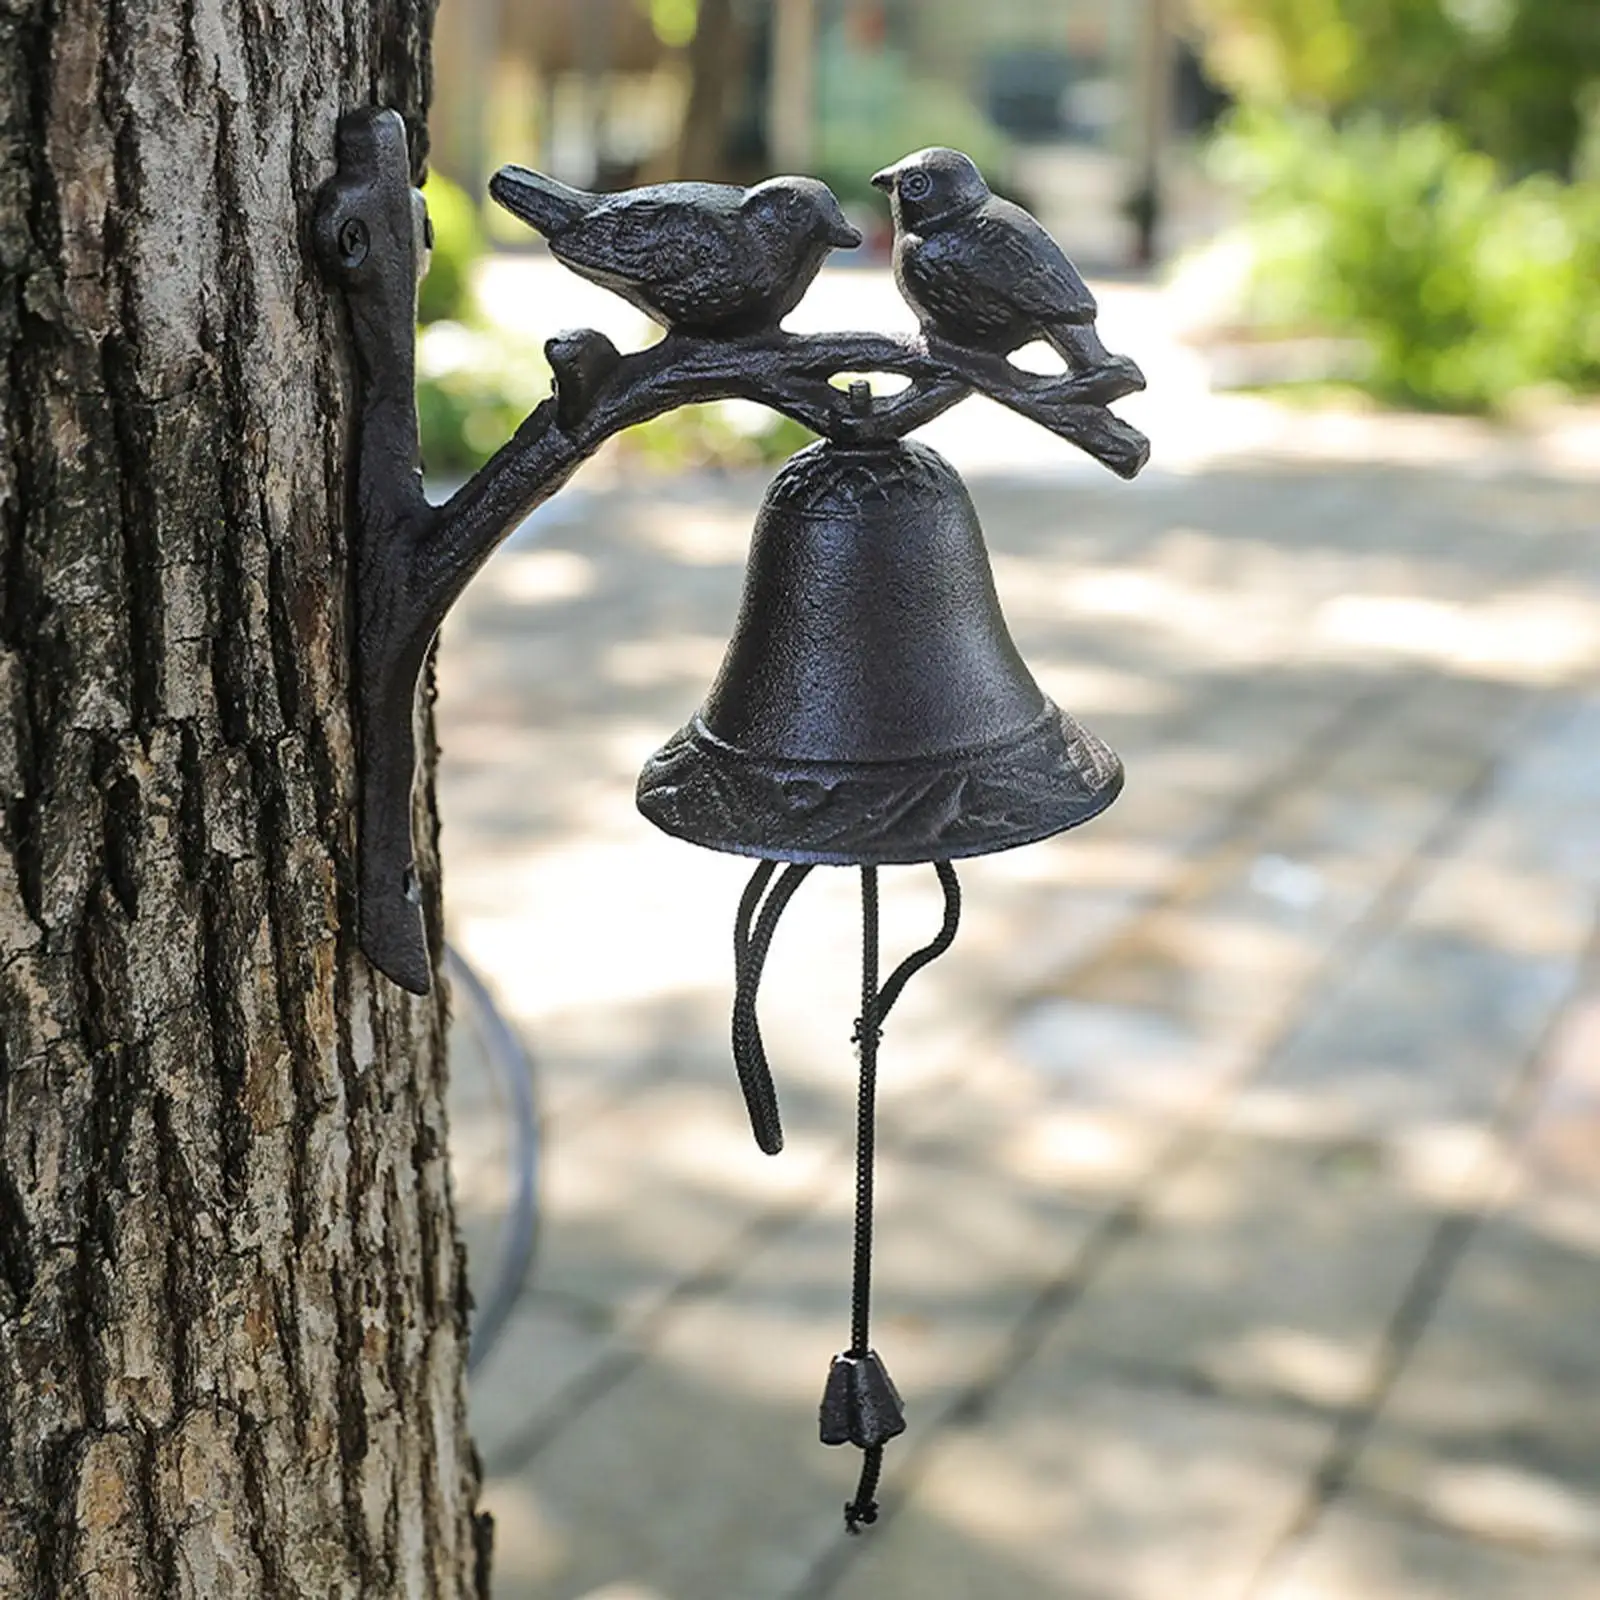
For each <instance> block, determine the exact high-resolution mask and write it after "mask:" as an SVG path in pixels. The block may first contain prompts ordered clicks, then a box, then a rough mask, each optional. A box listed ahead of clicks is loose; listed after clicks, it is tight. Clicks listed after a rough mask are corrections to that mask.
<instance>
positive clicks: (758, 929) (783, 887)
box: [733, 861, 811, 1156]
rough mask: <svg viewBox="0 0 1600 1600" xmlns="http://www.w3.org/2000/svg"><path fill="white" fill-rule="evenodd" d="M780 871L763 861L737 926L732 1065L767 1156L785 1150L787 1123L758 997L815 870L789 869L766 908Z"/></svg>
mask: <svg viewBox="0 0 1600 1600" xmlns="http://www.w3.org/2000/svg"><path fill="white" fill-rule="evenodd" d="M777 869H778V864H777V862H776V861H763V862H761V864H760V865H759V866H757V868H756V870H755V871H754V872H753V873H752V874H751V876H750V882H749V883H748V884H746V885H745V891H744V894H743V896H742V897H741V898H740V900H739V915H738V917H737V919H736V920H735V922H734V925H733V971H734V991H733V1065H734V1070H735V1071H736V1072H737V1073H738V1074H739V1088H740V1089H741V1090H742V1091H743V1093H744V1104H745V1110H746V1111H748V1112H749V1113H750V1131H751V1132H752V1133H753V1134H754V1135H755V1138H756V1143H757V1145H759V1146H760V1147H761V1149H762V1150H763V1151H764V1152H765V1153H766V1154H767V1155H769V1156H775V1155H777V1153H778V1152H779V1151H780V1150H781V1149H783V1121H782V1118H781V1117H780V1116H779V1114H778V1091H777V1089H776V1088H775V1087H774V1086H773V1082H772V1069H771V1067H770V1066H768V1064H767V1048H766V1045H765V1044H764V1043H763V1041H762V1038H761V1023H760V1021H759V1020H758V1019H757V1017H756V996H757V993H758V992H759V991H760V988H761V974H762V971H763V970H764V969H765V967H766V964H767V952H768V951H769V950H770V949H771V948H772V936H773V935H774V934H775V933H776V932H777V931H778V919H779V918H780V917H781V916H782V915H783V913H784V911H785V909H786V908H787V907H788V904H789V902H790V901H791V900H792V899H793V898H794V893H795V890H796V889H798V888H799V887H800V885H801V884H802V883H804V882H805V880H806V875H807V874H808V873H809V872H810V871H811V868H810V867H808V866H791V867H785V868H784V869H783V876H782V877H781V878H779V879H778V882H777V886H776V887H775V888H774V889H773V891H772V893H771V895H770V896H769V897H768V898H767V901H766V903H765V904H764V905H763V904H762V898H761V897H762V896H763V895H764V894H766V890H767V885H768V884H769V883H771V881H772V875H773V873H774V872H776V871H777ZM758 908H759V911H758Z"/></svg>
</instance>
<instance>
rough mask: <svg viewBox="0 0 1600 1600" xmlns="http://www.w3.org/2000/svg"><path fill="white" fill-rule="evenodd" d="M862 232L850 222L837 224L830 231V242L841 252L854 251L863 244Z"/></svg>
mask: <svg viewBox="0 0 1600 1600" xmlns="http://www.w3.org/2000/svg"><path fill="white" fill-rule="evenodd" d="M861 237H862V236H861V230H860V229H859V228H852V227H851V226H850V224H849V223H848V222H843V221H840V222H836V223H834V225H833V227H832V228H831V229H829V231H828V242H829V243H830V244H833V245H836V246H837V247H838V248H839V249H841V250H854V249H855V247H856V246H857V245H858V244H860V243H861Z"/></svg>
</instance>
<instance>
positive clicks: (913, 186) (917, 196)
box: [900, 172, 933, 200]
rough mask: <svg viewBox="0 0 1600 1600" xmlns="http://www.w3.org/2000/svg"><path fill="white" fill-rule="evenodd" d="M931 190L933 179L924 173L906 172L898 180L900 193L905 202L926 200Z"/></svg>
mask: <svg viewBox="0 0 1600 1600" xmlns="http://www.w3.org/2000/svg"><path fill="white" fill-rule="evenodd" d="M932 188H933V179H932V178H930V177H929V176H928V174H927V173H926V172H908V173H907V174H906V175H905V177H903V178H902V179H901V180H900V193H901V194H903V195H904V196H905V197H906V199H907V200H926V199H927V197H928V192H929V191H930V190H931V189H932Z"/></svg>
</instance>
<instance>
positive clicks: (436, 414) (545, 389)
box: [417, 322, 550, 478]
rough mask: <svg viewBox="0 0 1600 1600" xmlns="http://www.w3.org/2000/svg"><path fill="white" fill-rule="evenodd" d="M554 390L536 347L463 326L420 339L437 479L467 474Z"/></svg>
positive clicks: (425, 443)
mask: <svg viewBox="0 0 1600 1600" xmlns="http://www.w3.org/2000/svg"><path fill="white" fill-rule="evenodd" d="M549 393H550V368H549V367H548V366H547V365H546V363H545V359H544V352H543V351H542V350H540V349H539V348H538V347H537V346H536V345H530V344H527V343H525V342H524V341H521V340H517V339H512V338H508V337H507V336H506V335H505V334H504V333H503V332H500V331H498V330H490V329H485V328H475V327H469V326H467V325H465V324H463V323H460V322H435V323H432V324H430V325H429V326H427V327H425V328H423V329H422V331H421V333H420V335H419V336H418V339H417V424H418V430H419V432H420V433H421V436H422V464H423V467H424V468H425V469H426V470H427V472H428V473H429V474H430V476H434V477H446V478H455V477H465V476H466V475H467V474H469V473H471V472H473V471H475V470H476V469H477V468H478V467H480V466H481V465H482V464H483V463H484V462H485V461H487V460H488V459H489V457H490V456H492V455H493V454H494V453H495V451H496V450H498V449H499V448H500V446H501V445H503V444H504V443H505V442H506V440H507V439H509V438H510V437H511V435H512V434H513V433H515V432H516V430H517V427H518V425H519V424H520V423H521V421H522V419H523V418H524V417H525V416H527V414H528V413H529V412H530V411H532V410H533V408H534V407H535V406H537V405H538V404H539V403H540V401H542V400H544V399H545V398H546V396H548V395H549Z"/></svg>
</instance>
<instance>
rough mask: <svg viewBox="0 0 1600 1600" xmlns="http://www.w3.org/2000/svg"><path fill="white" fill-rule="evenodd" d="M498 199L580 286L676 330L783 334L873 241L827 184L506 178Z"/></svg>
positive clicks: (519, 171) (505, 171)
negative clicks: (833, 260)
mask: <svg viewBox="0 0 1600 1600" xmlns="http://www.w3.org/2000/svg"><path fill="white" fill-rule="evenodd" d="M489 193H490V194H492V195H493V196H494V198H495V199H496V200H497V201H499V203H500V204H501V205H503V206H504V207H505V208H506V210H507V211H509V212H511V214H512V215H513V216H516V217H520V218H521V219H522V221H524V222H526V223H527V224H528V225H529V226H530V227H532V228H534V229H535V230H537V231H538V232H539V233H542V234H543V235H544V237H545V238H546V239H547V240H549V242H550V253H551V254H552V255H553V256H554V257H555V258H556V260H558V261H560V262H561V263H562V264H563V265H565V266H568V267H570V268H571V269H572V270H573V271H574V272H576V273H577V274H578V275H579V276H580V277H583V278H588V279H589V280H590V281H591V282H593V283H598V284H601V285H602V286H603V287H605V288H607V289H610V290H612V291H613V292H614V293H616V294H619V295H621V296H622V298H623V299H624V300H626V301H628V302H629V303H630V304H631V305H635V306H637V307H638V308H639V309H640V310H641V311H642V312H644V314H645V315H646V316H647V317H650V318H651V319H652V320H654V321H656V322H659V323H660V324H661V325H662V326H663V327H664V328H667V329H669V330H671V329H682V330H684V331H685V332H690V333H699V334H719V335H725V336H726V335H737V334H746V333H759V332H762V331H764V330H766V329H769V328H774V327H776V326H777V324H778V323H779V322H780V321H781V320H782V319H783V318H784V317H786V316H787V315H788V314H789V313H790V312H791V311H793V310H794V308H795V307H796V306H797V305H798V304H799V303H800V299H801V297H802V296H803V295H804V294H805V292H806V290H807V289H808V288H810V286H811V280H812V279H813V278H815V277H816V275H817V271H818V269H819V268H820V267H821V266H822V263H823V261H824V260H825V259H826V257H827V255H828V253H829V251H831V250H835V249H853V248H854V247H855V246H856V245H858V244H860V243H861V235H860V233H858V232H857V231H856V229H854V228H852V227H851V226H850V224H849V223H848V222H847V221H845V217H844V213H843V212H842V211H841V210H840V209H839V202H838V200H837V199H836V198H835V197H834V194H833V191H832V190H831V189H829V188H828V186H827V185H826V184H825V183H821V182H819V181H818V180H817V179H815V178H768V179H767V180H766V182H765V183H758V184H756V185H755V186H754V187H753V188H749V189H741V188H738V187H736V186H734V185H732V184H722V183H657V184H651V185H649V186H647V187H645V188H641V189H625V190H623V191H621V192H620V193H617V194H591V193H589V192H588V191H587V190H583V189H574V188H571V187H570V186H569V185H567V184H564V183H558V182H557V181H556V180H555V179H554V178H547V177H545V176H544V174H543V173H539V172H530V171H529V170H528V169H527V168H526V167H502V168H501V169H500V170H499V171H498V172H497V173H495V175H494V176H493V177H492V178H491V179H490V180H489Z"/></svg>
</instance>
